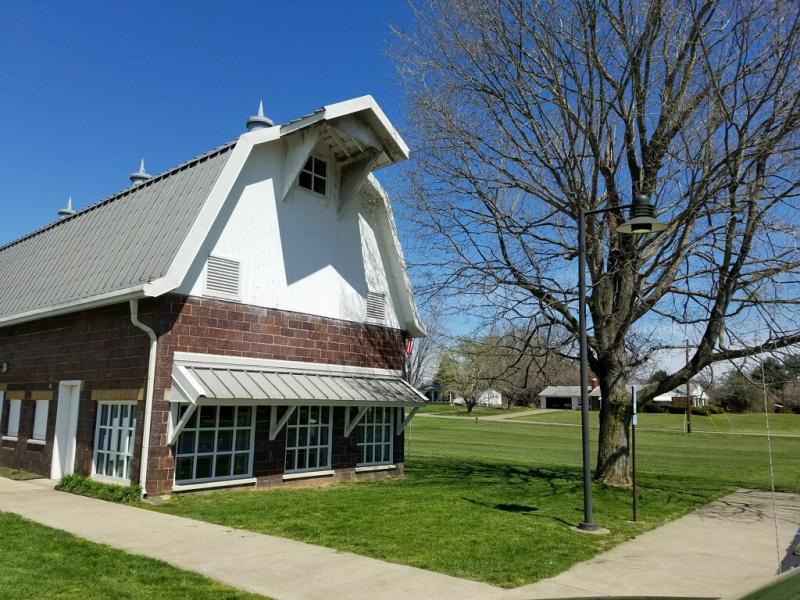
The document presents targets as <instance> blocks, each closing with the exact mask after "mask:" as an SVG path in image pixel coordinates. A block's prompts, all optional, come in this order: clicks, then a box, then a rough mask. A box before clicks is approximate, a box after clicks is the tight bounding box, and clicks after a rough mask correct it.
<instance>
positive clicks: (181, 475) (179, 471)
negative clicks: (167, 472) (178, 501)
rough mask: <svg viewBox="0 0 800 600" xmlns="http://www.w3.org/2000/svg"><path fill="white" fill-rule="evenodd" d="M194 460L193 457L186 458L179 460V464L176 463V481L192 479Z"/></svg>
mask: <svg viewBox="0 0 800 600" xmlns="http://www.w3.org/2000/svg"><path fill="white" fill-rule="evenodd" d="M192 460H193V459H192V457H191V456H185V457H183V458H179V459H178V460H177V462H176V463H175V479H176V481H180V480H182V479H191V478H192Z"/></svg>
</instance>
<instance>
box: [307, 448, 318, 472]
mask: <svg viewBox="0 0 800 600" xmlns="http://www.w3.org/2000/svg"><path fill="white" fill-rule="evenodd" d="M316 466H317V452H316V451H315V450H309V451H308V468H309V469H313V468H314V467H316Z"/></svg>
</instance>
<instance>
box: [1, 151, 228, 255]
mask: <svg viewBox="0 0 800 600" xmlns="http://www.w3.org/2000/svg"><path fill="white" fill-rule="evenodd" d="M238 141H239V139H238V138H237V139H235V140H231V141H230V142H226V143H225V144H222V145H221V146H217V147H216V148H213V149H211V150H209V151H208V152H204V153H203V154H199V155H197V156H195V157H194V158H190V159H189V160H186V161H184V162H182V163H180V164H178V165H176V166H174V167H172V168H171V169H167V170H166V171H164V172H163V173H159V174H158V175H154V176H153V177H151V178H150V179H148V180H147V181H144V182H142V183H140V184H139V185H136V186H129V187H127V188H125V189H124V190H122V191H119V192H116V193H114V194H111V195H110V196H106V197H105V198H103V199H102V200H98V201H97V202H95V203H94V204H90V205H89V206H86V207H84V208H82V209H80V210H79V211H76V212H75V213H74V214H72V215H70V216H68V217H64V218H61V219H58V220H56V221H53V222H52V223H48V224H47V225H44V226H42V227H40V228H39V229H35V230H33V231H31V232H30V233H26V234H24V235H23V236H21V237H18V238H17V239H15V240H11V241H10V242H7V243H5V244H0V252H2V251H3V250H7V249H8V248H11V247H12V246H16V245H17V244H19V243H20V242H24V241H25V240H29V239H31V238H33V237H35V236H37V235H39V234H42V233H44V232H45V231H49V230H51V229H53V228H55V227H58V226H59V225H61V224H63V223H66V222H68V221H72V220H73V219H76V218H77V217H80V216H81V215H84V214H86V213H88V212H90V211H92V210H94V209H96V208H99V207H100V206H104V205H106V204H110V203H111V202H113V201H115V200H119V199H120V198H124V197H125V196H128V195H130V194H131V193H132V192H135V191H138V190H141V189H144V188H145V187H147V186H149V185H152V184H153V183H156V182H158V181H163V180H164V179H166V178H167V177H169V176H171V175H174V174H175V173H177V172H178V171H182V170H183V169H186V168H189V167H193V166H195V165H197V164H198V163H200V162H202V161H203V160H206V159H209V158H213V157H214V156H218V155H219V154H222V153H223V152H227V151H228V150H230V149H231V148H233V146H234V145H236V142H238Z"/></svg>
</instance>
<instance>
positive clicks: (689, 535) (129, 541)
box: [0, 478, 800, 600]
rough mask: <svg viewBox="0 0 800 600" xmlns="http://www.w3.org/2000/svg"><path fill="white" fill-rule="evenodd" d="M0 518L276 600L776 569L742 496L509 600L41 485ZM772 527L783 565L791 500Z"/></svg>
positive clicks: (689, 586)
mask: <svg viewBox="0 0 800 600" xmlns="http://www.w3.org/2000/svg"><path fill="white" fill-rule="evenodd" d="M0 511H8V512H13V513H16V514H19V515H21V516H23V517H26V518H28V519H31V520H33V521H36V522H39V523H42V524H44V525H48V526H50V527H54V528H56V529H62V530H65V531H68V532H70V533H73V534H75V535H78V536H80V537H82V538H85V539H89V540H92V541H95V542H99V543H103V544H108V545H109V546H113V547H115V548H119V549H121V550H125V551H128V552H133V553H136V554H143V555H146V556H150V557H153V558H157V559H161V560H164V561H166V562H168V563H170V564H172V565H175V566H177V567H179V568H182V569H187V570H191V571H196V572H198V573H202V574H203V575H207V576H209V577H212V578H214V579H217V580H219V581H223V582H225V583H228V584H230V585H232V586H235V587H238V588H241V589H244V590H248V591H251V592H256V593H260V594H263V595H266V596H270V597H272V598H276V599H278V600H316V599H320V600H321V599H326V600H327V599H330V598H336V599H337V600H349V599H353V600H355V599H367V598H368V599H370V600H373V599H377V600H380V599H389V598H392V599H399V600H404V599H408V600H412V599H413V600H426V599H431V600H433V599H436V600H449V599H453V600H536V599H542V598H565V597H575V596H584V597H585V596H592V595H610V594H615V595H659V596H663V595H675V596H699V597H719V596H726V595H729V594H737V593H741V592H743V591H746V590H748V589H751V588H755V587H757V586H759V585H760V584H762V583H764V582H766V581H768V580H769V579H770V578H771V577H773V576H774V574H775V572H776V570H777V563H778V560H779V559H778V556H777V554H776V549H775V530H774V524H773V519H772V500H771V496H770V495H769V494H768V493H765V492H753V491H748V490H741V491H739V492H736V493H735V494H731V495H729V496H726V497H725V498H723V499H722V500H720V501H717V502H714V503H711V504H709V505H708V506H705V507H703V508H702V509H700V510H698V511H696V512H694V513H691V514H689V515H687V516H685V517H682V518H680V519H678V520H676V521H673V522H671V523H668V524H667V525H664V526H663V527H660V528H659V529H656V530H654V531H651V532H648V533H645V534H643V535H641V536H639V537H637V538H635V539H633V540H630V541H628V542H625V543H623V544H621V545H619V546H617V547H616V548H614V549H612V550H610V551H609V552H606V553H604V554H602V555H600V556H597V557H595V558H594V559H591V560H589V561H586V562H584V563H581V564H579V565H576V566H574V567H573V568H571V569H569V570H568V571H566V572H564V573H562V574H561V575H558V576H556V577H554V578H552V579H548V580H544V581H540V582H538V583H535V584H532V585H528V586H523V587H520V588H517V589H514V590H502V589H499V588H496V587H493V586H490V585H487V584H483V583H478V582H474V581H469V580H466V579H458V578H455V577H449V576H447V575H441V574H438V573H433V572H430V571H425V570H422V569H416V568H413V567H407V566H403V565H396V564H392V563H387V562H383V561H380V560H375V559H372V558H366V557H363V556H358V555H355V554H350V553H347V552H338V551H335V550H331V549H328V548H322V547H320V546H314V545H311V544H305V543H302V542H296V541H293V540H288V539H285V538H280V537H275V536H268V535H262V534H257V533H251V532H247V531H242V530H238V529H231V528H228V527H222V526H219V525H212V524H209V523H203V522H200V521H194V520H191V519H185V518H182V517H176V516H172V515H166V514H162V513H156V512H152V511H148V510H143V509H138V508H131V507H128V506H122V505H119V504H112V503H110V502H104V501H101V500H93V499H90V498H83V497H80V496H74V495H72V494H66V493H63V492H56V491H55V490H53V482H51V481H48V480H42V479H40V480H31V481H11V480H9V479H5V478H0ZM778 517H779V522H778V525H779V539H780V548H781V557H780V559H781V560H783V559H786V558H787V557H788V556H790V554H791V553H790V551H789V548H790V545H791V543H792V539H793V538H794V536H795V533H796V532H797V527H798V523H800V496H798V495H794V494H779V495H778ZM576 535H577V534H576Z"/></svg>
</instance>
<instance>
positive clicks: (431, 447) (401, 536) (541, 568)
mask: <svg viewBox="0 0 800 600" xmlns="http://www.w3.org/2000/svg"><path fill="white" fill-rule="evenodd" d="M638 441H639V481H640V484H641V486H642V487H641V490H640V498H639V516H640V519H641V521H640V522H639V523H637V524H633V523H630V522H629V521H628V519H629V518H630V490H625V489H619V488H611V487H605V486H599V485H596V486H595V487H594V506H595V520H596V521H597V522H598V523H599V524H601V525H603V526H604V527H607V528H609V529H610V530H611V533H610V535H607V536H602V537H594V536H586V535H585V534H581V533H577V532H575V531H573V530H572V529H571V527H572V526H574V525H576V524H577V523H578V522H579V521H580V520H581V516H582V512H581V511H582V497H583V496H582V488H581V472H580V430H579V428H573V427H545V426H534V425H530V424H527V423H513V422H491V421H479V422H478V423H476V422H475V421H474V420H471V419H430V418H428V419H426V418H420V419H415V420H414V421H413V422H412V425H411V428H410V430H409V433H408V437H407V449H408V450H407V451H408V455H407V461H406V469H407V471H406V473H407V476H406V478H405V479H402V480H399V479H398V480H384V481H375V482H362V483H357V484H339V485H334V486H331V487H328V488H323V489H275V490H254V491H232V492H215V493H209V494H195V495H185V496H180V497H174V498H173V499H172V501H171V502H169V503H168V504H164V505H162V506H158V507H153V509H154V510H160V511H163V512H168V513H172V514H178V515H182V516H187V517H193V518H198V519H202V520H207V521H211V522H215V523H220V524H224V525H228V526H233V527H241V528H245V529H250V530H253V531H258V532H263V533H269V534H276V535H281V536H286V537H290V538H294V539H299V540H303V541H307V542H311V543H315V544H321V545H324V546H329V547H332V548H338V549H342V550H348V551H352V552H356V553H358V554H364V555H367V556H373V557H376V558H380V559H384V560H389V561H393V562H398V563H404V564H409V565H413V566H416V567H421V568H424V569H431V570H434V571H440V572H443V573H448V574H450V575H455V576H458V577H468V578H473V579H478V580H482V581H487V582H489V583H493V584H496V585H501V586H505V587H514V586H518V585H522V584H525V583H531V582H533V581H536V580H539V579H542V578H546V577H550V576H553V575H555V574H557V573H559V572H561V571H563V570H565V569H567V568H568V567H569V566H571V565H573V564H575V563H577V562H580V561H583V560H586V559H587V558H590V557H591V556H593V555H594V554H597V553H598V552H601V551H603V550H606V549H608V548H610V547H612V546H614V545H616V544H618V543H620V542H621V541H624V540H626V539H629V538H631V537H633V536H635V535H637V534H638V533H640V532H642V531H645V530H647V529H651V528H653V527H656V526H658V525H660V524H662V523H664V522H666V521H668V520H670V519H673V518H675V517H677V516H679V515H682V514H684V513H686V512H688V511H690V510H692V509H694V508H696V507H698V506H700V505H702V504H705V503H707V502H709V501H710V500H712V499H714V498H716V497H719V496H720V495H723V494H725V493H726V492H729V491H731V490H733V489H735V488H736V487H740V486H741V487H754V488H767V487H768V485H769V480H768V471H767V454H766V442H765V439H764V438H763V437H759V436H741V437H735V436H720V435H707V434H702V433H699V434H693V435H692V436H686V435H684V434H680V433H669V432H644V431H643V432H642V433H641V435H640V436H639V437H638ZM773 447H774V460H775V471H776V477H777V485H778V488H779V489H782V490H793V491H800V440H798V439H794V438H776V439H775V440H773Z"/></svg>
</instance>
